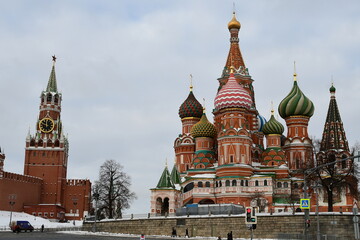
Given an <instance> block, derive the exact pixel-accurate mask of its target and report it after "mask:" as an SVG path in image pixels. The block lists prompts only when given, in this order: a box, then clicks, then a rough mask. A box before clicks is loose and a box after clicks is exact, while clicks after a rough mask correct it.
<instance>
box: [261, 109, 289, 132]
mask: <svg viewBox="0 0 360 240" xmlns="http://www.w3.org/2000/svg"><path fill="white" fill-rule="evenodd" d="M283 132H284V126H283V125H282V124H281V123H280V122H279V121H278V120H276V119H275V117H274V110H271V118H270V120H269V121H268V122H267V123H265V125H264V127H263V133H264V134H265V135H269V134H279V135H281V134H283Z"/></svg>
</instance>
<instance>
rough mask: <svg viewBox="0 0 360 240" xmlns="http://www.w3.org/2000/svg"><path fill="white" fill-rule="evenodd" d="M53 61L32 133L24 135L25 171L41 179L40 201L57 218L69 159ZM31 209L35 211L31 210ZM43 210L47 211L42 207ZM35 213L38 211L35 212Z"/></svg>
mask: <svg viewBox="0 0 360 240" xmlns="http://www.w3.org/2000/svg"><path fill="white" fill-rule="evenodd" d="M55 61H56V58H55V56H53V66H52V70H51V73H50V78H49V82H48V85H47V88H46V90H45V91H43V92H42V93H41V95H40V112H39V117H38V121H37V124H36V131H35V134H34V135H30V132H29V134H28V136H27V138H26V147H25V166H24V174H25V175H30V176H35V177H39V178H41V179H43V181H44V182H43V186H42V193H41V204H43V206H47V207H48V208H51V209H49V211H50V212H52V213H53V215H54V217H56V215H55V212H57V213H58V214H59V211H60V212H62V211H63V209H59V208H61V207H60V206H63V204H64V190H65V187H66V186H65V184H66V172H67V161H68V147H69V145H68V141H67V138H66V137H65V136H64V134H63V131H62V123H61V117H60V113H61V100H62V95H61V93H59V92H58V90H57V83H56V75H55ZM32 211H35V210H34V209H33V210H32ZM41 211H46V210H44V209H43V210H41ZM35 212H37V210H36V211H35Z"/></svg>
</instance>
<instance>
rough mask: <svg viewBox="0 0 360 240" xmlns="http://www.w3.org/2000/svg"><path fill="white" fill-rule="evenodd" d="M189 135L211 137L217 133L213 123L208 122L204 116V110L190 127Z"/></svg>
mask: <svg viewBox="0 0 360 240" xmlns="http://www.w3.org/2000/svg"><path fill="white" fill-rule="evenodd" d="M191 135H192V136H193V137H194V138H196V137H211V138H215V137H216V135H217V132H216V128H215V126H214V124H212V123H210V122H209V120H208V119H207V117H206V114H205V111H204V113H203V115H202V117H201V119H200V121H199V122H197V123H196V124H195V125H194V126H193V127H192V128H191Z"/></svg>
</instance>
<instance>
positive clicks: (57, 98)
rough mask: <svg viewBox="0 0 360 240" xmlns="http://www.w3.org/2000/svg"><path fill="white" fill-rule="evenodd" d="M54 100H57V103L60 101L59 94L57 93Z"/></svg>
mask: <svg viewBox="0 0 360 240" xmlns="http://www.w3.org/2000/svg"><path fill="white" fill-rule="evenodd" d="M54 102H55V104H57V103H58V102H59V96H58V95H55V98H54Z"/></svg>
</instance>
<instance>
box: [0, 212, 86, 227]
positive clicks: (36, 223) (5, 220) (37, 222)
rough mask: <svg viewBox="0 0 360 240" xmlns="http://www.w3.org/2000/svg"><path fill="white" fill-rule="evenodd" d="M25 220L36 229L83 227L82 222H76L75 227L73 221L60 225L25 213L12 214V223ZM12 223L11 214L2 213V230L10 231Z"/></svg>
mask: <svg viewBox="0 0 360 240" xmlns="http://www.w3.org/2000/svg"><path fill="white" fill-rule="evenodd" d="M16 220H23V221H29V222H30V224H31V225H32V226H33V227H34V228H35V229H36V228H40V227H41V225H42V224H44V227H45V229H46V228H65V227H74V226H76V227H81V226H82V221H75V225H74V223H73V221H71V222H68V223H59V222H50V221H49V220H48V219H44V218H41V217H35V216H32V215H30V214H27V213H23V212H13V213H12V221H16ZM9 222H10V212H8V211H0V230H4V229H9Z"/></svg>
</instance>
